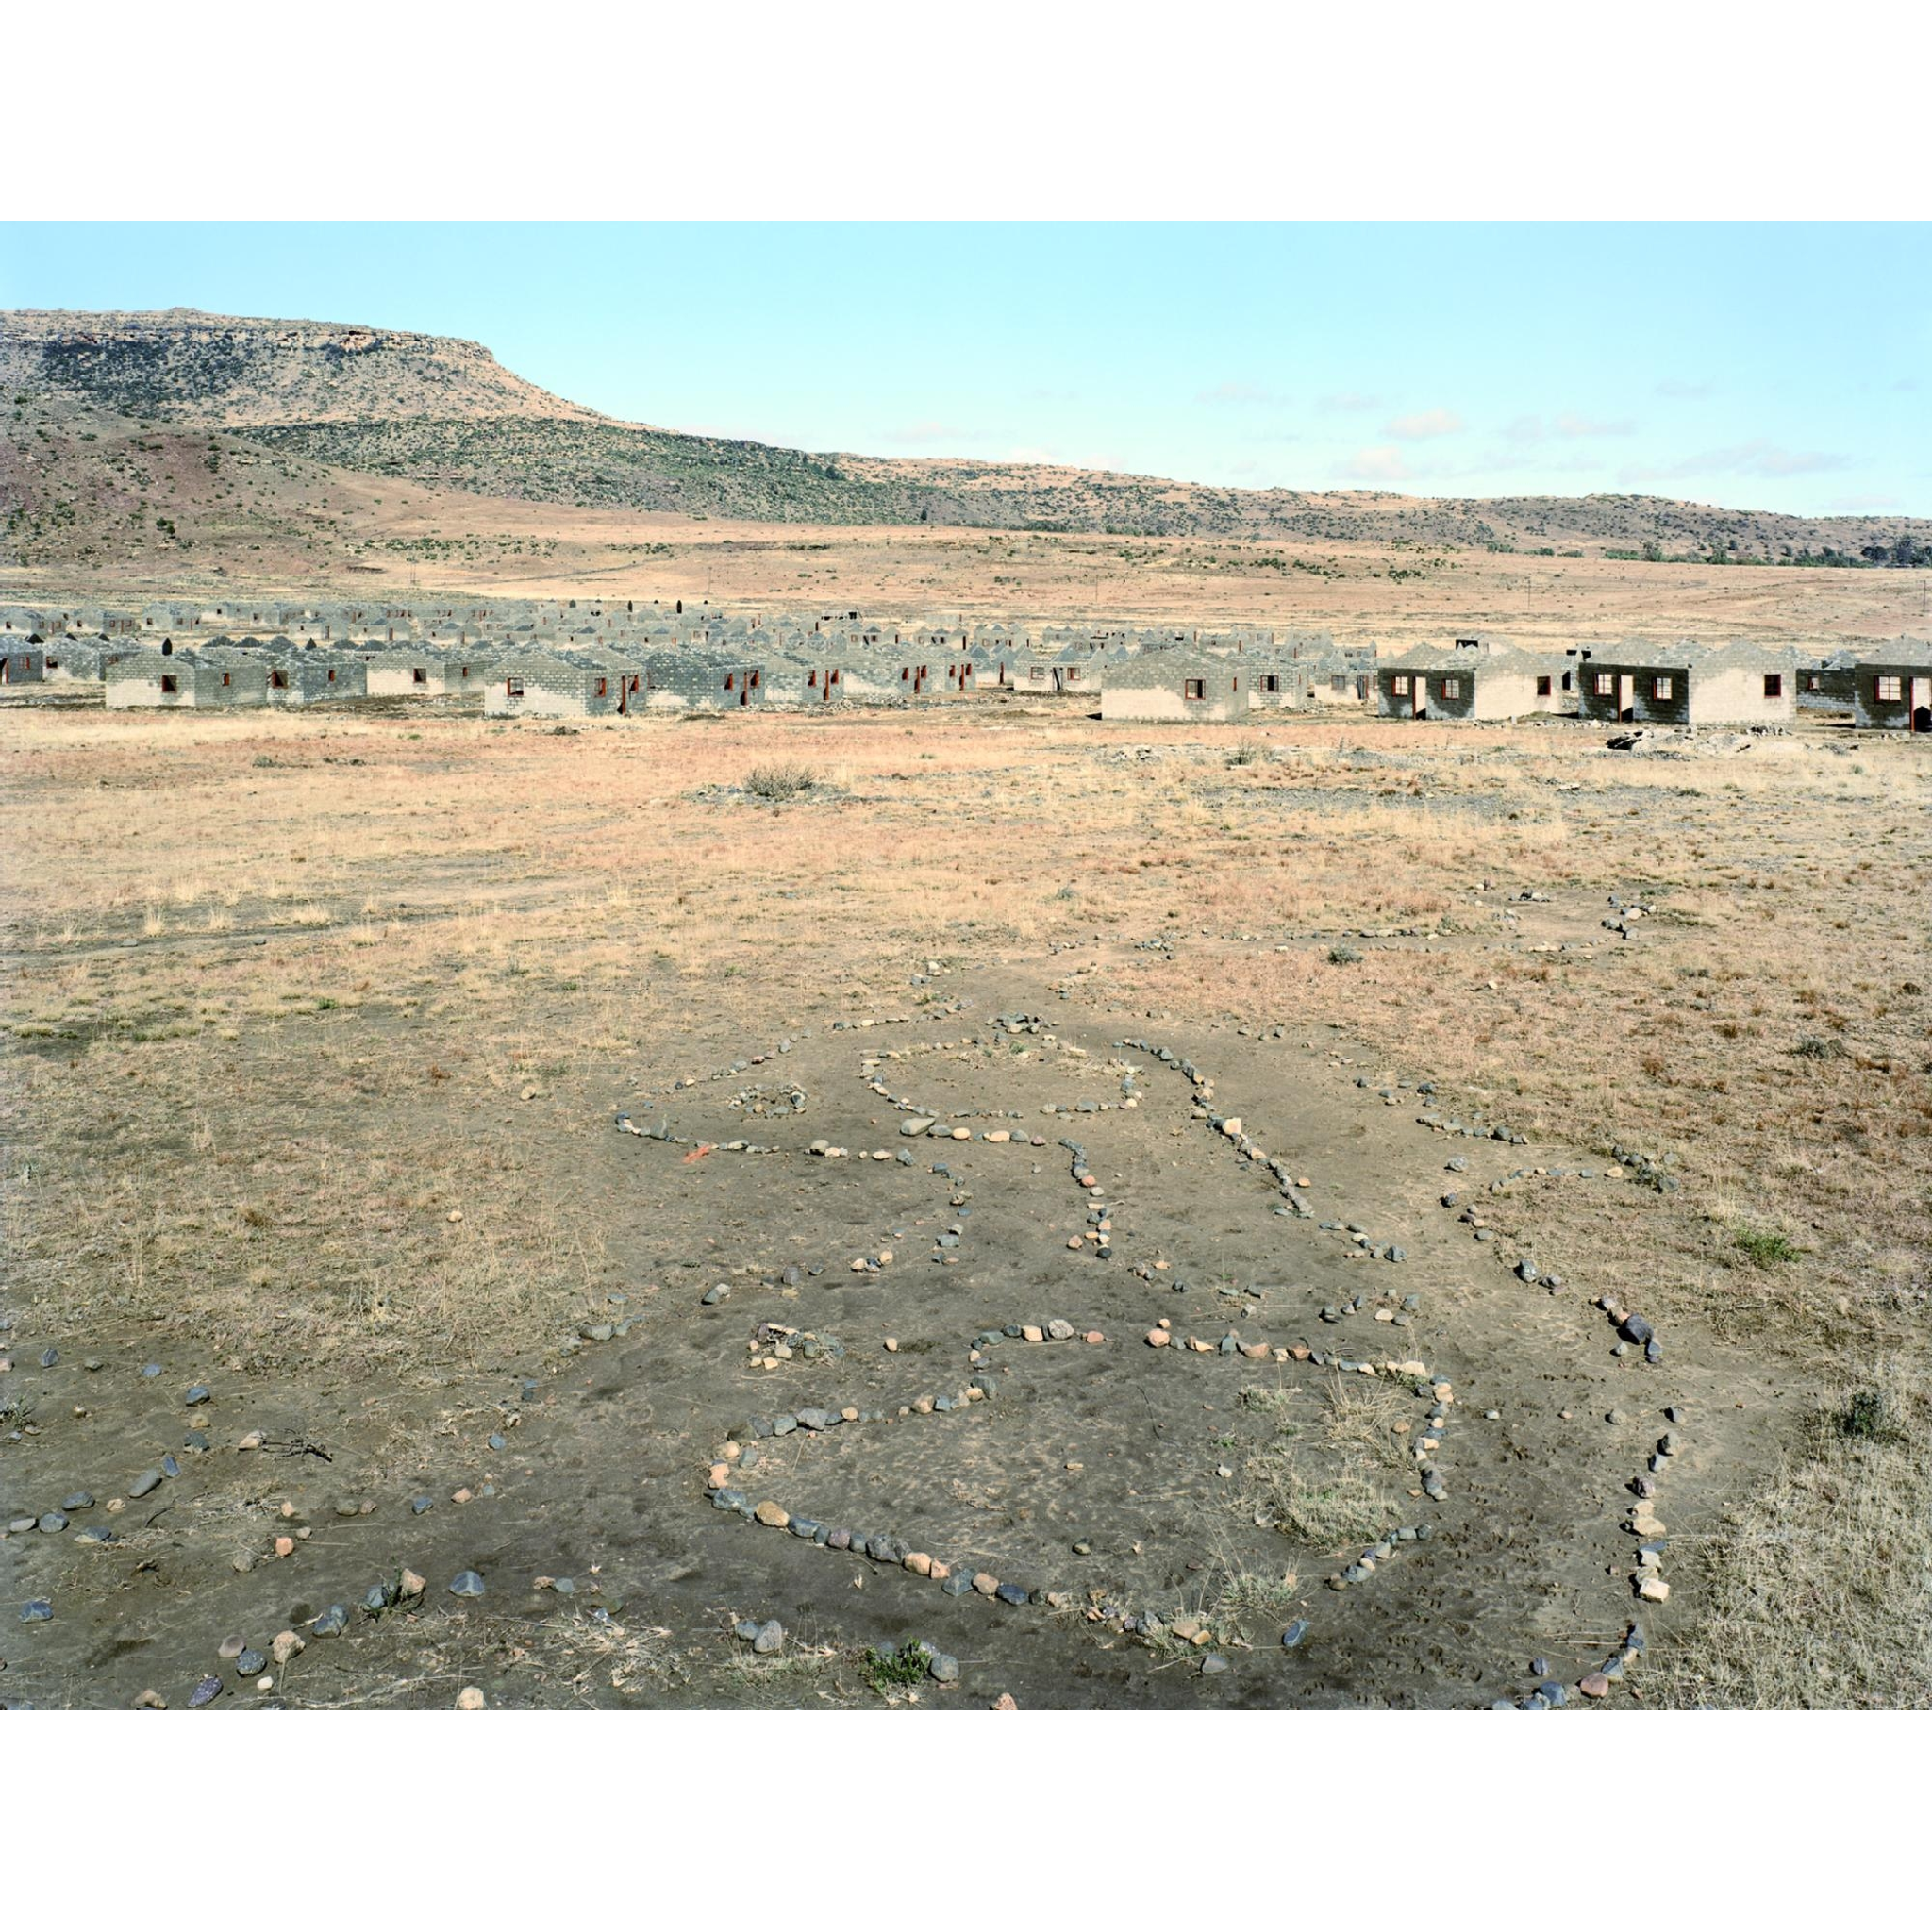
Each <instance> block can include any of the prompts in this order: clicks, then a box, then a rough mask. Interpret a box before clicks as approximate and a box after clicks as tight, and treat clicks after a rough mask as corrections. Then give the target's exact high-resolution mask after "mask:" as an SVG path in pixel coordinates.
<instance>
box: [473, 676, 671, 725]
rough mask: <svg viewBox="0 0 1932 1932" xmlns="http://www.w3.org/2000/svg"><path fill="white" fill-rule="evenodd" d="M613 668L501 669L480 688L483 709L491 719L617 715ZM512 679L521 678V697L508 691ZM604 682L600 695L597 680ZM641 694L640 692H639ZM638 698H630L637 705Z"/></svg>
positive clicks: (618, 700) (616, 690)
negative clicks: (607, 669)
mask: <svg viewBox="0 0 1932 1932" xmlns="http://www.w3.org/2000/svg"><path fill="white" fill-rule="evenodd" d="M620 675H623V674H620V673H619V672H616V671H578V670H575V668H570V667H566V668H565V669H563V670H560V671H550V670H547V669H541V668H539V669H535V670H530V671H522V672H519V671H517V670H515V669H514V668H513V667H510V666H504V667H502V668H500V669H499V670H498V671H497V673H496V675H494V676H493V677H492V678H491V681H490V683H489V684H487V685H485V686H484V688H483V708H484V710H485V712H486V713H487V714H488V715H489V716H491V717H492V718H520V717H530V718H609V717H615V716H616V715H617V710H618V706H619V704H620V702H621V693H620V691H619V690H618V680H619V677H620ZM512 678H518V679H520V680H521V681H522V684H523V687H524V691H523V695H522V696H521V697H512V696H510V694H509V690H508V686H509V682H510V680H511V679H512ZM600 678H601V679H602V680H603V682H604V691H603V692H602V693H601V695H600V694H599V692H598V690H597V683H598V680H599V679H600ZM640 695H641V693H640ZM637 702H638V701H637V699H635V698H634V699H632V700H631V708H633V709H635V708H636V706H637Z"/></svg>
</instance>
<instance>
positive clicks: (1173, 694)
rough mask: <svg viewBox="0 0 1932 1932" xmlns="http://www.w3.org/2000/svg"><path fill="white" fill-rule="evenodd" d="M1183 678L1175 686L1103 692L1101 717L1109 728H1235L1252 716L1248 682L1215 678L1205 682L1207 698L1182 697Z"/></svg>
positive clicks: (1126, 687) (1115, 687)
mask: <svg viewBox="0 0 1932 1932" xmlns="http://www.w3.org/2000/svg"><path fill="white" fill-rule="evenodd" d="M1183 681H1184V680H1183V675H1181V674H1179V673H1176V674H1175V675H1174V678H1173V680H1172V681H1171V682H1168V681H1163V682H1161V683H1159V684H1127V685H1122V684H1114V683H1110V682H1109V683H1108V684H1106V685H1104V686H1103V687H1102V688H1101V692H1100V715H1101V717H1102V719H1103V720H1105V721H1106V722H1107V723H1108V724H1115V723H1119V724H1202V723H1204V722H1205V723H1208V724H1234V723H1236V722H1237V721H1238V720H1239V719H1241V718H1245V717H1246V716H1247V714H1248V694H1247V689H1246V686H1247V680H1246V678H1245V677H1241V679H1240V686H1241V688H1240V689H1237V688H1236V682H1235V679H1233V678H1231V677H1228V676H1226V675H1223V676H1220V677H1216V676H1214V675H1211V674H1210V675H1208V676H1207V677H1205V678H1203V679H1202V680H1201V682H1202V683H1203V684H1204V685H1205V686H1206V687H1207V695H1206V696H1205V697H1198V698H1190V697H1186V696H1184V695H1183V694H1182V685H1183Z"/></svg>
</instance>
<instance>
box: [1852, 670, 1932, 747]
mask: <svg viewBox="0 0 1932 1932" xmlns="http://www.w3.org/2000/svg"><path fill="white" fill-rule="evenodd" d="M1881 677H1895V678H1897V679H1898V693H1899V694H1898V696H1897V697H1896V698H1881V697H1880V696H1879V695H1878V680H1879V679H1880V678H1881ZM1915 705H1932V664H1924V663H1922V664H1884V663H1877V664H1860V665H1859V666H1858V667H1857V671H1856V673H1855V674H1854V678H1853V685H1852V723H1853V724H1855V725H1856V726H1857V728H1858V729H1859V730H1861V731H1909V730H1910V729H1912V724H1913V710H1914V708H1915Z"/></svg>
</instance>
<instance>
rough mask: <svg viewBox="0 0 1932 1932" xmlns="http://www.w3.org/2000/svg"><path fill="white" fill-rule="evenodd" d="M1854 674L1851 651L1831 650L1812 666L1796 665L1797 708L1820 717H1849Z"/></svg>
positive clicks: (1855, 663) (1855, 666)
mask: <svg viewBox="0 0 1932 1932" xmlns="http://www.w3.org/2000/svg"><path fill="white" fill-rule="evenodd" d="M1857 675H1858V654H1857V652H1856V651H1852V650H1845V651H1833V652H1831V653H1830V654H1829V655H1828V656H1826V657H1824V658H1818V659H1816V660H1815V661H1814V662H1812V663H1809V664H1800V665H1799V666H1798V669H1797V679H1798V709H1799V710H1800V711H1808V712H1811V713H1813V714H1814V715H1817V716H1821V717H1843V718H1849V717H1850V716H1851V715H1852V708H1853V702H1854V699H1855V697H1856V695H1857V693H1856V691H1855V690H1854V687H1855V686H1856V685H1857Z"/></svg>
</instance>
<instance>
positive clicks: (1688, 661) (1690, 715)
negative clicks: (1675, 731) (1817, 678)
mask: <svg viewBox="0 0 1932 1932" xmlns="http://www.w3.org/2000/svg"><path fill="white" fill-rule="evenodd" d="M1577 665H1578V672H1577V675H1578V677H1579V679H1580V681H1581V689H1580V691H1579V692H1578V695H1577V708H1578V712H1579V715H1580V716H1582V717H1584V718H1586V719H1589V720H1592V721H1594V722H1596V723H1599V724H1790V721H1791V720H1792V718H1794V717H1795V716H1796V715H1797V684H1798V675H1797V671H1796V668H1795V666H1794V665H1793V662H1792V660H1791V658H1790V657H1789V656H1788V655H1784V654H1780V653H1775V652H1770V651H1765V650H1761V649H1759V648H1758V647H1757V645H1755V644H1748V643H1743V644H1728V645H1717V646H1712V645H1709V644H1698V643H1691V642H1688V641H1685V642H1678V643H1661V644H1657V643H1645V642H1631V643H1624V644H1605V645H1601V646H1596V647H1592V648H1591V649H1589V650H1584V651H1579V652H1578V653H1577Z"/></svg>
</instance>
